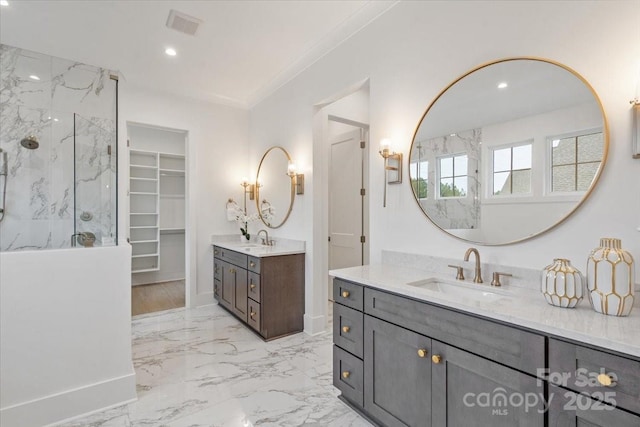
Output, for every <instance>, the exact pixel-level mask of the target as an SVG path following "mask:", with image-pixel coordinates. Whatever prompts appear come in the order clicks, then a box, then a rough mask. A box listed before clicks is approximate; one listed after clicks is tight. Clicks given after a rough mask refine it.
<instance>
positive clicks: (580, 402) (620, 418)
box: [549, 385, 640, 427]
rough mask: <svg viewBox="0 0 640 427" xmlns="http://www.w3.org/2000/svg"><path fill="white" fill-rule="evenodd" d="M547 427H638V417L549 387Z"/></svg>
mask: <svg viewBox="0 0 640 427" xmlns="http://www.w3.org/2000/svg"><path fill="white" fill-rule="evenodd" d="M549 398H550V404H549V427H582V426H585V427H586V426H589V427H614V426H615V427H638V426H640V416H638V415H634V414H632V413H630V412H626V411H623V410H622V409H618V408H614V407H613V406H609V405H606V404H604V403H601V402H599V401H596V400H593V399H591V398H590V397H589V396H587V395H585V394H578V393H575V392H573V391H568V390H565V389H562V388H560V387H557V386H554V385H551V386H549Z"/></svg>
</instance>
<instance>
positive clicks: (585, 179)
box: [578, 162, 600, 191]
mask: <svg viewBox="0 0 640 427" xmlns="http://www.w3.org/2000/svg"><path fill="white" fill-rule="evenodd" d="M598 166H600V163H599V162H598V163H584V164H579V165H578V191H587V190H588V189H589V187H590V186H591V182H593V178H594V177H595V176H596V172H598Z"/></svg>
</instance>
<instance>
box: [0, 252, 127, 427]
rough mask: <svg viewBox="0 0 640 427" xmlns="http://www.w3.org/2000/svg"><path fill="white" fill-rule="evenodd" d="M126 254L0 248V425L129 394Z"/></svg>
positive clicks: (25, 426)
mask: <svg viewBox="0 0 640 427" xmlns="http://www.w3.org/2000/svg"><path fill="white" fill-rule="evenodd" d="M130 257H131V248H130V246H129V245H127V244H124V245H120V246H113V247H102V248H97V247H96V248H91V249H84V248H74V249H57V250H48V251H23V252H22V251H21V252H3V253H0V265H1V266H2V268H0V283H1V284H2V286H1V287H0V325H1V333H0V377H1V378H2V381H0V425H2V426H3V427H5V426H6V427H13V426H16V427H18V426H19V427H29V426H42V425H47V424H50V423H52V422H55V421H59V420H62V419H65V418H69V417H73V416H76V415H79V414H82V413H86V412H90V411H95V410H97V409H100V408H104V407H107V406H112V405H116V404H122V403H124V402H127V401H130V400H132V399H135V398H136V385H135V384H136V382H135V373H134V370H133V365H132V362H131V321H130V319H131V292H130V287H129V285H128V283H129V280H130V274H131V269H130V268H129V267H128V266H129V265H130ZM114 266H123V267H122V268H120V269H116V268H114Z"/></svg>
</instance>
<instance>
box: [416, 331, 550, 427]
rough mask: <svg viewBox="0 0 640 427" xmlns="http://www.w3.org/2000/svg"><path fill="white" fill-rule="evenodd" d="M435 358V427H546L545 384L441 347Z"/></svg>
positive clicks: (435, 344) (434, 347)
mask: <svg viewBox="0 0 640 427" xmlns="http://www.w3.org/2000/svg"><path fill="white" fill-rule="evenodd" d="M432 357H435V360H433V362H434V363H433V366H432V373H431V375H432V391H431V393H432V399H431V404H432V405H433V408H434V411H433V414H432V418H431V419H432V423H433V424H432V425H433V426H434V427H446V426H465V427H467V426H468V427H472V426H478V427H485V426H492V427H534V426H536V427H538V426H543V425H544V393H545V390H544V382H543V381H538V380H537V379H536V378H535V377H532V376H530V375H527V374H523V373H521V372H518V371H516V370H514V369H511V368H507V367H506V366H502V365H500V364H498V363H495V362H493V361H491V360H487V359H484V358H482V357H478V356H476V355H474V354H472V353H469V352H467V351H463V350H460V349H458V348H455V347H452V346H449V345H447V344H443V343H441V342H438V341H433V345H432ZM520 397H522V399H523V401H522V402H520V400H519V398H520ZM520 403H522V404H520ZM435 408H437V410H436V409H435ZM411 425H418V424H411Z"/></svg>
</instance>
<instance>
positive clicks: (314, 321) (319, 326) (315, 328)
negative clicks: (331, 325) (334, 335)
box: [304, 314, 327, 335]
mask: <svg viewBox="0 0 640 427" xmlns="http://www.w3.org/2000/svg"><path fill="white" fill-rule="evenodd" d="M326 329H327V321H326V319H325V316H324V315H321V316H309V315H308V314H305V315H304V332H305V333H306V334H308V335H318V334H321V333H322V332H324V331H326Z"/></svg>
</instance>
